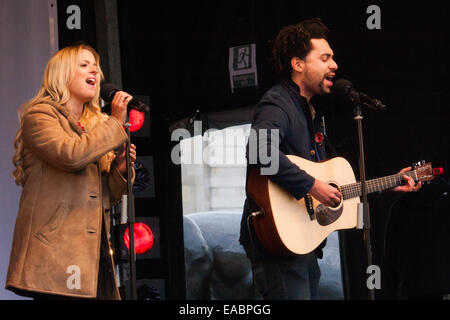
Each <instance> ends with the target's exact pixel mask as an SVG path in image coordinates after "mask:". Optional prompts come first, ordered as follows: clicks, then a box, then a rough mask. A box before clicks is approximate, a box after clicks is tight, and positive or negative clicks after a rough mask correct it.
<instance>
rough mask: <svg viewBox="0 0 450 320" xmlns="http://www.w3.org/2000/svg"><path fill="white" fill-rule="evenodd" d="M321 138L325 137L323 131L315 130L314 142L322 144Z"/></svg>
mask: <svg viewBox="0 0 450 320" xmlns="http://www.w3.org/2000/svg"><path fill="white" fill-rule="evenodd" d="M323 139H325V137H324V136H323V133H322V132H317V133H316V135H315V138H314V140H316V142H317V143H318V144H319V145H322V142H323Z"/></svg>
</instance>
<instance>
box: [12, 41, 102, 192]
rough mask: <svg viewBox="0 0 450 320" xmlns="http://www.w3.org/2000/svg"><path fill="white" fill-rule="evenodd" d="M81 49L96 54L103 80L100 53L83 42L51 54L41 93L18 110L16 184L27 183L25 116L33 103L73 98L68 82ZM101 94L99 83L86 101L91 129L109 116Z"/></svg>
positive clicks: (63, 101)
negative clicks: (24, 143)
mask: <svg viewBox="0 0 450 320" xmlns="http://www.w3.org/2000/svg"><path fill="white" fill-rule="evenodd" d="M82 50H88V51H89V52H91V53H92V54H93V55H94V58H95V62H96V63H97V66H98V72H99V75H100V80H103V73H102V71H101V68H100V57H99V55H98V53H97V52H96V51H95V50H94V49H93V48H92V47H90V46H88V45H86V44H84V43H79V44H75V45H72V46H68V47H65V48H63V49H61V50H59V51H58V52H56V53H55V54H54V55H53V56H52V57H51V58H50V60H49V61H48V63H47V66H46V67H45V71H44V76H43V79H42V85H41V88H40V89H39V91H38V93H37V94H36V95H35V96H34V97H33V98H31V99H30V100H29V101H27V102H25V103H24V104H23V105H22V106H21V107H20V108H19V111H18V116H19V122H20V125H19V129H18V130H17V133H16V137H15V139H14V148H15V150H16V151H15V154H14V157H13V164H14V166H15V170H14V171H13V173H12V175H13V177H14V180H15V181H16V184H17V185H23V183H24V168H23V137H22V125H23V121H22V116H23V114H24V113H25V112H26V110H27V109H28V108H29V107H30V106H32V105H35V104H39V103H45V102H46V101H53V102H56V103H58V104H60V105H65V104H66V103H67V101H68V100H69V98H70V91H69V85H70V83H71V81H72V80H73V78H74V75H75V69H76V67H77V66H78V64H79V62H80V55H81V51H82ZM99 97H100V86H99V85H98V86H97V88H96V93H95V96H94V98H93V99H92V100H91V101H89V102H87V103H86V104H85V105H84V108H83V114H82V116H81V122H82V123H83V126H84V127H86V129H90V128H92V127H94V126H95V125H96V124H98V123H101V122H103V121H104V120H105V117H106V116H105V115H103V114H102V113H101V112H100V105H99Z"/></svg>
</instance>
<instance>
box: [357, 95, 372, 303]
mask: <svg viewBox="0 0 450 320" xmlns="http://www.w3.org/2000/svg"><path fill="white" fill-rule="evenodd" d="M351 100H352V101H353V103H354V105H355V117H354V118H353V119H354V120H355V121H356V123H357V126H358V141H359V172H360V181H361V197H362V203H360V204H359V205H358V224H359V226H358V228H359V229H361V224H362V228H363V235H364V245H365V248H366V258H367V267H369V266H371V265H372V244H371V239H370V213H369V202H368V201H367V185H366V169H365V164H364V144H363V133H362V119H363V117H362V112H361V101H360V99H359V96H356V97H354V98H352V99H351ZM361 218H362V223H361ZM366 285H367V284H366ZM368 290H369V300H375V291H374V289H373V288H368Z"/></svg>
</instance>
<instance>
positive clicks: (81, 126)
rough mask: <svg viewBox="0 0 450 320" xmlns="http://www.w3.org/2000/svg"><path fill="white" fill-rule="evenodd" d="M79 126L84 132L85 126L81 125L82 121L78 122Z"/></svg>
mask: <svg viewBox="0 0 450 320" xmlns="http://www.w3.org/2000/svg"><path fill="white" fill-rule="evenodd" d="M77 124H78V125H79V126H80V128H81V129H83V130H84V127H83V125H82V124H81V122H80V121H77Z"/></svg>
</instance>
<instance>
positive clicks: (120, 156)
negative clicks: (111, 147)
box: [114, 143, 136, 174]
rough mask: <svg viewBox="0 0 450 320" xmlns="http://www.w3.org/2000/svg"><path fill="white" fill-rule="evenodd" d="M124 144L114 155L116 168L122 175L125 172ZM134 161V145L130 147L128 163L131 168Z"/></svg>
mask: <svg viewBox="0 0 450 320" xmlns="http://www.w3.org/2000/svg"><path fill="white" fill-rule="evenodd" d="M125 149H126V144H125V143H124V144H123V145H122V147H120V149H119V151H118V152H117V153H116V158H115V159H114V162H115V164H116V167H117V168H118V169H119V170H120V172H121V173H122V174H124V173H125V172H126V171H127V158H126V154H125ZM134 161H136V146H135V145H134V144H131V145H130V162H131V167H133V165H134Z"/></svg>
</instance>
